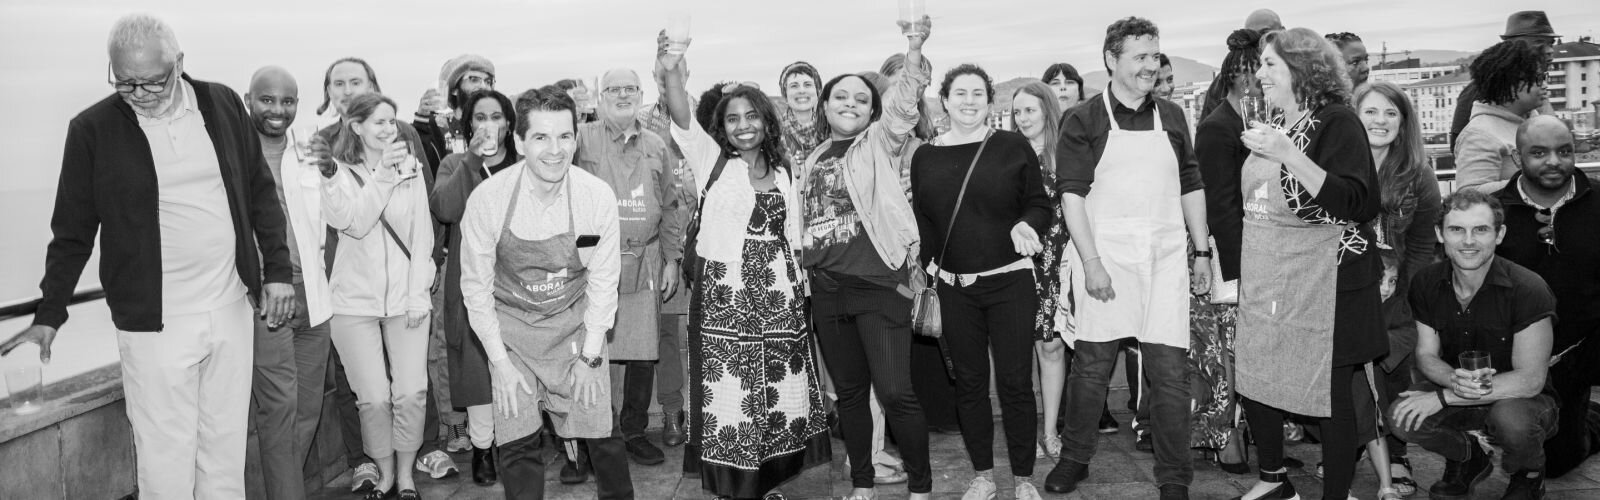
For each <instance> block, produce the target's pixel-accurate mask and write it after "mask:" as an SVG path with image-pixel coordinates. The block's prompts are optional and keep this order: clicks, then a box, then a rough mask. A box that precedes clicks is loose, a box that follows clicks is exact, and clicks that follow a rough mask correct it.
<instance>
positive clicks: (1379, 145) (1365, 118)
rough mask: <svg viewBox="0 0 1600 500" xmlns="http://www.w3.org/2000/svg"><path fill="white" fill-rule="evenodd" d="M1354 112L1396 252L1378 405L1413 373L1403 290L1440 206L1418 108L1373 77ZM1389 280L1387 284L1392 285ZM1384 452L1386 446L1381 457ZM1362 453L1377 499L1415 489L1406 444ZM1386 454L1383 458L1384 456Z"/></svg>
mask: <svg viewBox="0 0 1600 500" xmlns="http://www.w3.org/2000/svg"><path fill="white" fill-rule="evenodd" d="M1354 102H1355V103H1356V113H1357V115H1359V116H1360V117H1361V124H1362V125H1363V126H1364V128H1365V129H1366V131H1367V144H1368V145H1369V147H1370V148H1371V150H1372V162H1373V163H1374V164H1376V165H1377V166H1378V185H1379V191H1380V193H1382V197H1383V201H1382V207H1383V209H1382V211H1381V212H1380V213H1379V214H1378V220H1377V222H1376V223H1374V228H1373V229H1374V230H1375V231H1376V233H1377V238H1378V240H1377V241H1378V248H1380V249H1383V250H1384V251H1385V252H1389V253H1392V254H1393V255H1394V258H1393V259H1390V260H1392V261H1393V262H1392V265H1391V263H1389V262H1385V265H1384V270H1383V282H1382V284H1381V285H1382V287H1381V288H1382V289H1383V290H1384V291H1386V292H1387V293H1386V294H1384V295H1383V297H1382V298H1383V320H1384V325H1385V327H1386V328H1385V329H1386V330H1387V331H1388V338H1389V354H1388V355H1387V356H1384V357H1382V358H1378V368H1380V369H1381V370H1379V371H1374V375H1376V376H1377V380H1376V381H1375V382H1377V386H1378V389H1379V390H1378V393H1379V396H1380V401H1381V402H1383V405H1382V406H1380V407H1381V408H1388V407H1389V405H1388V403H1389V402H1392V401H1395V400H1396V399H1398V398H1399V396H1400V392H1401V391H1405V390H1408V389H1410V388H1411V383H1412V380H1411V377H1412V375H1411V374H1412V371H1413V366H1414V365H1415V364H1416V360H1415V359H1414V358H1412V355H1411V354H1412V352H1413V351H1415V350H1416V346H1417V327H1416V323H1414V322H1413V320H1412V318H1411V308H1410V307H1407V306H1406V305H1405V297H1406V291H1407V290H1408V289H1409V286H1408V285H1410V283H1411V275H1412V274H1414V273H1416V271H1417V269H1420V268H1422V267H1423V266H1426V265H1428V264H1430V263H1432V262H1433V258H1434V247H1435V246H1436V245H1437V244H1438V239H1436V237H1435V235H1434V234H1433V227H1434V222H1435V221H1436V220H1437V219H1438V217H1439V211H1440V210H1441V205H1440V196H1439V176H1438V175H1437V174H1435V173H1434V171H1433V168H1432V167H1431V166H1430V165H1429V164H1428V153H1427V151H1426V150H1424V149H1423V146H1422V125H1421V120H1419V119H1418V116H1417V112H1416V107H1415V106H1412V104H1411V99H1410V98H1408V97H1406V93H1405V91H1404V90H1402V89H1401V88H1400V87H1399V86H1397V85H1395V84H1393V83H1389V82H1373V83H1370V84H1367V85H1363V86H1361V87H1360V88H1357V89H1356V94H1355V101H1354ZM1391 283H1392V285H1391ZM1384 452H1387V455H1385V453H1384ZM1367 454H1368V456H1371V457H1372V461H1373V466H1374V467H1376V469H1377V470H1378V477H1379V479H1380V480H1382V479H1388V480H1389V481H1387V482H1388V483H1392V484H1381V487H1383V488H1390V487H1392V488H1393V491H1380V495H1384V496H1381V497H1380V498H1389V496H1392V495H1398V496H1401V497H1406V496H1410V495H1411V494H1413V493H1416V491H1417V483H1416V481H1415V480H1413V479H1411V462H1409V461H1408V460H1406V443H1405V442H1404V441H1401V440H1400V439H1399V438H1397V437H1395V436H1394V435H1392V434H1391V435H1389V436H1387V437H1386V438H1385V439H1384V440H1373V441H1372V442H1370V443H1368V444H1367ZM1385 458H1387V462H1384V459H1385ZM1391 494H1392V495H1391Z"/></svg>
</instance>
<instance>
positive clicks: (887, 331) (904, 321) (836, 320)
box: [811, 271, 933, 493]
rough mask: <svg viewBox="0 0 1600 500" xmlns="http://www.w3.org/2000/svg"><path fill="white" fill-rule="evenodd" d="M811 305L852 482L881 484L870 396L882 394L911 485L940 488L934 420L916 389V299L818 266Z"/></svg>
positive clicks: (921, 490)
mask: <svg viewBox="0 0 1600 500" xmlns="http://www.w3.org/2000/svg"><path fill="white" fill-rule="evenodd" d="M811 305H812V309H811V312H812V321H813V323H814V324H815V325H816V330H817V343H818V344H819V345H820V346H821V347H822V355H823V357H824V358H826V360H827V366H828V374H829V376H831V377H833V383H834V388H835V390H836V391H838V394H839V424H840V428H841V429H843V433H844V441H845V450H846V453H847V454H848V455H849V457H850V483H851V485H852V486H853V487H856V488H871V487H873V482H872V477H873V475H874V468H873V465H872V463H873V460H872V459H873V456H872V455H873V451H874V450H873V449H872V437H873V433H874V428H873V427H874V426H873V420H872V415H871V412H870V411H869V408H868V406H869V404H868V400H869V398H870V397H871V395H870V394H869V393H872V392H876V393H877V396H878V401H879V403H881V404H882V406H883V412H884V420H885V423H886V424H887V425H888V428H889V431H890V432H892V433H893V434H894V439H895V442H896V443H897V444H898V445H899V447H900V456H901V458H902V459H904V462H905V469H906V474H907V475H908V476H909V482H908V483H907V485H906V487H907V489H908V490H909V491H911V492H912V493H928V492H931V491H933V476H932V473H931V469H932V467H931V466H930V465H929V461H928V460H929V459H928V423H927V421H926V420H924V419H923V417H922V406H921V405H920V404H918V403H917V394H916V392H915V391H914V390H912V388H911V299H910V298H907V297H903V296H901V295H900V293H899V292H898V291H895V290H894V289H892V288H885V287H884V286H882V285H879V284H876V283H872V282H869V281H867V280H864V279H861V278H857V277H854V276H848V275H842V274H835V273H829V272H826V271H816V272H813V273H812V279H811Z"/></svg>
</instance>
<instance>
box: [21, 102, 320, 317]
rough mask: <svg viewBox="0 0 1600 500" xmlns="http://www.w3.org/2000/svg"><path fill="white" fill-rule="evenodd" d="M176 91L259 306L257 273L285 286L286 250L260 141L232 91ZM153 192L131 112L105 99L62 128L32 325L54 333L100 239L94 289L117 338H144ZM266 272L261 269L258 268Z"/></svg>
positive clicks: (153, 244) (144, 144) (157, 290)
mask: <svg viewBox="0 0 1600 500" xmlns="http://www.w3.org/2000/svg"><path fill="white" fill-rule="evenodd" d="M183 79H184V81H187V82H189V84H190V85H193V86H194V93H195V97H196V100H197V101H198V105H199V108H200V114H201V116H203V117H205V121H206V133H207V135H210V136H211V144H212V146H213V147H214V148H215V149H216V152H217V163H218V164H220V165H221V169H222V180H223V182H222V185H223V187H224V188H225V190H226V191H227V197H228V212H229V213H230V214H231V215H232V218H233V227H234V236H235V239H234V254H235V259H234V260H235V263H236V265H237V267H238V272H239V278H240V279H242V280H244V284H245V287H246V288H248V289H249V291H250V296H251V297H252V298H255V299H258V300H259V298H260V296H261V283H262V281H263V280H262V275H263V272H262V271H263V268H264V269H265V276H266V279H265V281H266V282H268V283H289V282H290V272H291V268H290V264H289V246H288V242H287V238H286V233H285V224H286V220H285V218H284V214H283V207H282V206H280V205H279V204H278V194H277V188H276V185H275V183H274V181H273V177H272V171H271V170H269V169H268V168H267V163H266V159H265V158H264V157H263V156H262V155H261V144H260V139H259V138H258V137H257V136H256V130H255V128H254V127H253V126H252V125H251V122H250V117H249V115H248V114H246V112H245V109H244V103H243V101H241V100H240V99H239V95H238V94H236V93H234V91H233V89H230V88H228V87H226V86H223V85H221V84H216V83H209V82H203V81H199V80H192V79H190V78H189V75H187V74H185V75H183ZM157 198H158V183H157V180H156V170H155V161H154V160H153V159H151V156H150V143H149V141H148V139H146V138H145V135H144V131H143V130H142V129H140V128H139V120H138V117H136V116H135V115H134V113H133V108H131V107H129V106H128V104H127V103H126V102H123V100H122V97H121V96H119V95H117V94H111V95H110V96H109V97H106V98H105V99H102V100H100V102H97V103H95V104H94V105H92V106H89V108H88V109H85V110H84V111H83V112H82V113H79V114H78V116H76V117H74V118H73V119H72V122H71V123H70V124H69V125H68V126H67V144H66V149H65V152H64V153H63V154H62V158H61V179H60V182H59V184H58V185H57V188H56V206H55V214H54V216H53V217H52V218H51V220H50V230H51V232H52V233H54V238H53V239H51V240H50V246H49V250H48V253H47V254H46V257H45V275H44V280H43V281H41V282H40V283H39V289H40V291H42V292H43V295H44V298H43V299H42V300H41V301H40V303H39V310H38V312H37V313H36V314H35V315H34V318H33V323H34V324H36V325H45V326H49V327H53V328H60V327H61V325H62V324H63V323H66V321H67V304H68V302H69V301H70V300H71V299H72V293H73V289H74V288H76V287H77V284H78V278H79V277H80V276H81V275H82V274H83V266H84V264H85V263H87V262H88V260H89V255H90V254H91V253H93V251H94V248H93V244H94V240H95V233H96V232H99V231H101V230H102V229H103V230H104V234H102V235H101V237H100V283H101V285H102V286H104V288H105V291H106V305H108V306H110V308H111V321H112V322H113V323H115V324H116V327H117V329H118V330H123V331H133V332H153V331H160V330H162V329H163V328H164V326H163V324H162V322H161V319H162V315H161V296H162V295H161V223H160V221H159V220H158V216H157V213H158V212H157V210H158V209H157ZM262 262H265V266H263V265H262V264H261V263H262Z"/></svg>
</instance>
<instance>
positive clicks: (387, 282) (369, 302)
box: [322, 158, 436, 317]
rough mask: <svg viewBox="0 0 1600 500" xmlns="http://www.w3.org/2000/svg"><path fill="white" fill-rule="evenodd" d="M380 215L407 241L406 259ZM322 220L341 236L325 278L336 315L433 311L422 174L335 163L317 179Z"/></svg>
mask: <svg viewBox="0 0 1600 500" xmlns="http://www.w3.org/2000/svg"><path fill="white" fill-rule="evenodd" d="M413 161H416V160H415V159H414V158H413ZM357 175H359V176H361V180H360V181H357V180H356V177H355V176H357ZM386 185H390V186H393V190H392V191H389V189H388V188H387V186H386ZM380 216H381V217H382V218H383V219H386V220H388V221H389V225H390V226H392V227H393V228H394V231H395V234H396V235H398V236H399V238H400V239H402V240H404V241H405V246H406V248H407V250H409V251H410V252H411V258H410V259H407V258H406V256H405V253H404V252H402V251H401V249H400V246H399V244H398V243H396V241H395V238H394V237H393V236H390V235H389V232H388V231H387V230H385V229H384V227H383V224H382V223H381V222H380V221H379V218H380ZM322 217H323V218H324V219H325V220H326V221H327V223H328V227H331V228H333V229H334V230H336V231H338V235H339V240H340V241H339V245H338V247H337V249H336V250H335V254H334V260H333V274H332V276H331V277H329V278H328V284H329V288H330V290H331V302H332V309H333V313H334V314H344V315H352V316H375V317H389V316H398V315H401V314H405V313H408V312H417V311H424V312H425V311H428V310H430V309H431V308H432V306H433V302H432V300H430V298H429V294H428V288H429V287H431V286H432V285H433V277H434V276H433V275H434V272H435V271H436V268H435V267H434V263H433V259H432V255H431V252H432V249H433V216H432V214H431V213H429V211H428V188H427V184H426V183H425V181H424V179H423V178H422V176H420V175H419V176H417V177H413V178H411V179H409V180H403V181H396V180H394V179H389V178H385V176H374V175H373V174H372V173H370V172H367V171H366V168H365V167H363V166H356V165H350V164H346V163H343V162H340V163H339V169H338V172H336V173H335V174H334V176H333V177H332V178H324V179H323V180H322Z"/></svg>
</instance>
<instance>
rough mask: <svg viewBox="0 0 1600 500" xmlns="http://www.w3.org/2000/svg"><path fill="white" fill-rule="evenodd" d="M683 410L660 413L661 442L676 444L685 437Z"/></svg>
mask: <svg viewBox="0 0 1600 500" xmlns="http://www.w3.org/2000/svg"><path fill="white" fill-rule="evenodd" d="M683 416H684V415H683V412H682V411H669V412H666V413H663V414H662V415H661V417H662V418H661V444H664V445H667V446H677V445H680V444H683V441H684V439H685V438H686V437H687V436H686V435H685V434H684V432H683Z"/></svg>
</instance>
